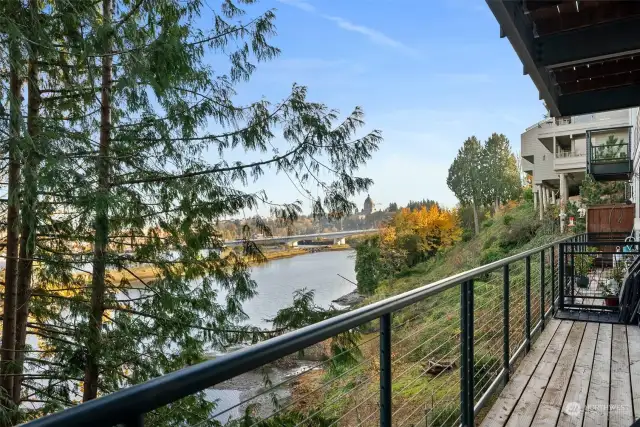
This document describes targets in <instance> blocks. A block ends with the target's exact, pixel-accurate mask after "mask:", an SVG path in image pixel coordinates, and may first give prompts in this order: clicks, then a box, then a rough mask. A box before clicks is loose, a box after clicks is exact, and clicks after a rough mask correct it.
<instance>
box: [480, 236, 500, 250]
mask: <svg viewBox="0 0 640 427" xmlns="http://www.w3.org/2000/svg"><path fill="white" fill-rule="evenodd" d="M496 240H498V239H497V238H496V236H490V237H489V238H488V239H487V240H485V242H484V245H482V249H489V248H490V247H491V246H493V244H494V243H495V242H496Z"/></svg>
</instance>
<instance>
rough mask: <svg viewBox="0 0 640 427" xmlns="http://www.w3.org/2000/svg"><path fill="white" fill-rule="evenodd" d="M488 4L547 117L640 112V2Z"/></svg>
mask: <svg viewBox="0 0 640 427" xmlns="http://www.w3.org/2000/svg"><path fill="white" fill-rule="evenodd" d="M486 1H487V4H488V5H489V8H490V9H491V11H492V12H493V14H494V16H495V17H496V19H497V20H498V23H499V24H500V35H501V36H502V37H505V36H506V37H507V38H508V39H509V41H510V42H511V45H512V46H513V48H514V50H515V51H516V53H517V54H518V56H519V58H520V60H521V61H522V64H523V66H524V73H525V74H528V75H529V76H530V77H531V80H532V81H533V83H534V84H535V85H536V87H537V88H538V91H539V92H540V99H542V100H544V102H545V104H546V105H547V108H548V109H549V112H550V113H551V115H552V116H554V117H560V116H572V115H579V114H585V113H593V112H598V111H606V110H616V109H622V108H629V107H635V106H638V105H640V1H618V0H608V1H605V0H589V1H585V0H577V1H576V0H486Z"/></svg>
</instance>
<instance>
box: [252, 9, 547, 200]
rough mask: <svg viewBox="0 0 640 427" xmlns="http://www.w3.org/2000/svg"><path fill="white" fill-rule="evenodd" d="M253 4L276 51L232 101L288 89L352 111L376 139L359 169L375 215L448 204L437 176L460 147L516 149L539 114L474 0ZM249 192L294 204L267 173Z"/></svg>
mask: <svg viewBox="0 0 640 427" xmlns="http://www.w3.org/2000/svg"><path fill="white" fill-rule="evenodd" d="M258 7H260V8H275V9H277V10H276V16H277V20H276V25H277V31H278V35H277V36H276V37H275V39H274V40H272V42H273V43H274V44H275V45H276V46H278V47H279V48H280V49H281V50H282V54H281V55H280V56H279V57H278V58H277V59H276V60H274V61H271V62H269V63H265V64H259V66H258V69H257V71H256V72H255V74H254V77H253V78H252V79H251V81H250V82H249V83H246V84H243V85H242V86H241V87H240V88H239V94H240V96H241V97H243V98H244V97H247V98H253V99H257V98H260V97H262V96H264V97H265V98H267V99H269V100H272V101H274V102H277V101H278V100H280V99H282V98H284V97H286V95H287V94H288V91H289V90H290V88H291V85H292V84H293V83H294V82H295V83H298V84H301V85H305V86H308V87H309V98H310V99H311V100H314V101H320V102H323V103H325V104H327V105H328V106H330V107H333V108H337V109H339V110H340V111H341V112H343V113H345V114H346V113H347V112H349V111H350V110H351V109H352V108H353V107H354V106H356V105H359V106H361V107H362V108H363V109H364V111H365V113H366V121H367V127H368V128H369V129H373V128H375V129H380V130H381V131H382V133H383V137H384V143H383V144H382V147H381V149H380V151H378V152H377V153H375V154H374V157H373V159H372V160H371V161H370V162H369V163H368V164H367V166H366V167H365V168H363V169H362V172H361V173H360V175H361V176H368V177H370V178H372V179H373V180H374V181H375V184H374V186H373V188H372V189H371V191H370V194H371V197H372V198H373V199H374V200H375V202H376V204H378V205H379V206H377V207H379V208H382V207H386V206H387V205H388V204H389V202H392V201H395V202H397V203H398V204H400V205H403V204H406V203H407V202H408V201H409V200H410V199H413V200H416V199H422V198H430V199H435V200H438V201H440V202H442V203H443V204H445V205H448V206H453V205H455V204H456V199H455V197H454V195H453V194H452V193H451V192H450V191H449V189H448V188H447V185H446V175H447V169H448V167H449V165H450V164H451V162H452V160H453V158H454V157H455V155H456V152H457V150H458V148H459V147H460V146H461V145H462V142H463V141H464V140H465V139H466V138H467V137H469V136H471V135H476V136H477V137H478V138H480V139H482V140H484V139H486V138H487V137H488V136H489V135H490V134H491V133H492V132H500V133H504V134H506V135H507V137H508V138H509V140H510V141H511V144H512V147H514V148H515V149H516V150H519V147H520V134H521V132H522V131H523V130H524V129H525V128H526V127H527V126H529V125H530V124H533V123H535V122H536V121H538V120H540V119H541V118H542V115H543V113H544V109H543V106H542V103H541V101H538V93H537V90H536V89H535V86H534V85H533V83H532V82H531V80H530V79H529V77H528V76H523V74H522V65H521V63H520V61H519V60H518V58H517V56H516V54H515V52H514V51H513V49H512V48H511V45H510V44H509V42H508V40H507V39H500V38H499V28H498V24H497V22H496V21H495V19H494V17H493V15H492V14H491V12H490V11H489V8H488V7H487V6H486V3H485V2H484V1H483V0H437V1H436V0H430V1H421V0H411V1H410V0H322V1H320V0H264V1H261V2H259V4H258ZM252 9H253V8H252ZM257 187H261V188H265V189H266V190H267V191H268V194H269V196H270V198H271V199H272V200H274V201H277V202H285V201H292V200H294V199H300V198H301V197H300V195H299V194H298V192H297V191H296V189H295V188H294V187H293V186H292V185H291V184H290V183H289V182H288V180H287V178H286V177H285V176H273V174H267V175H266V176H265V177H263V178H261V179H260V182H259V183H258V185H257ZM257 187H256V188H257ZM365 197H366V195H362V197H361V199H362V200H364V198H365ZM362 200H358V201H357V202H358V203H359V204H360V203H361V202H362ZM306 205H307V204H305V211H306V210H308V209H309V207H308V206H306Z"/></svg>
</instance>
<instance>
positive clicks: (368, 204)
mask: <svg viewBox="0 0 640 427" xmlns="http://www.w3.org/2000/svg"><path fill="white" fill-rule="evenodd" d="M375 211H376V208H375V203H373V200H371V196H369V195H368V194H367V198H366V199H364V208H363V209H362V213H364V214H365V215H370V214H372V213H373V212H375Z"/></svg>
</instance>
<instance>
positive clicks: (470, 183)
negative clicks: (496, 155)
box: [447, 136, 486, 234]
mask: <svg viewBox="0 0 640 427" xmlns="http://www.w3.org/2000/svg"><path fill="white" fill-rule="evenodd" d="M483 157H484V156H483V147H482V144H480V142H479V141H478V139H477V138H476V137H475V136H472V137H470V138H467V140H466V141H465V142H464V144H463V146H462V147H461V148H460V149H459V150H458V155H457V156H456V158H455V159H454V160H453V163H452V164H451V166H450V167H449V174H448V176H447V185H448V186H449V189H450V190H451V191H453V193H454V194H455V195H456V197H457V198H458V200H460V203H462V204H463V205H467V206H471V207H472V208H473V222H474V228H475V233H476V234H479V233H480V220H479V218H478V209H479V208H480V206H482V204H483V202H484V201H485V200H486V198H485V196H484V194H485V193H484V186H483V184H484V181H485V178H484V176H483V174H484V171H483V166H482V165H483V160H484V159H483Z"/></svg>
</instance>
